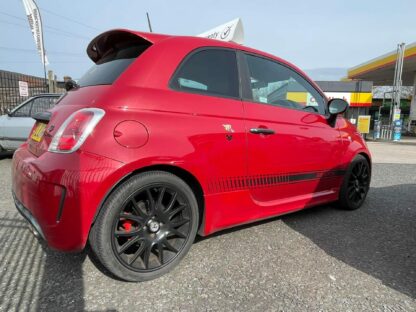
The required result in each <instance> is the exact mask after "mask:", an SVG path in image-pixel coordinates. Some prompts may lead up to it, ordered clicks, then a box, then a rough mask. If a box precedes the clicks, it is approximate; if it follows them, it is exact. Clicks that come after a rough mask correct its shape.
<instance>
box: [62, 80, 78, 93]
mask: <svg viewBox="0 0 416 312" xmlns="http://www.w3.org/2000/svg"><path fill="white" fill-rule="evenodd" d="M78 88H79V84H77V83H76V82H75V81H74V80H72V79H69V80H67V81H65V90H66V91H70V90H72V89H78Z"/></svg>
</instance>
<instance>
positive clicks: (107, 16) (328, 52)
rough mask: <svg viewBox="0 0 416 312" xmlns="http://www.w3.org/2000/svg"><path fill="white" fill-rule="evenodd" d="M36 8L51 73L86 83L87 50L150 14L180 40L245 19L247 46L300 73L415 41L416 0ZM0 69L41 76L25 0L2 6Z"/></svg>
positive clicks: (4, 1) (92, 0)
mask: <svg viewBox="0 0 416 312" xmlns="http://www.w3.org/2000/svg"><path fill="white" fill-rule="evenodd" d="M36 2H37V4H38V6H39V7H40V11H41V14H42V20H43V24H44V27H45V26H46V27H45V47H46V50H47V53H48V58H49V61H50V65H49V67H48V68H49V69H52V70H53V71H54V72H55V73H56V74H57V75H58V78H62V76H64V75H70V76H72V77H73V78H75V79H76V78H79V77H81V75H82V73H83V72H85V71H86V70H87V69H88V68H89V66H91V64H92V63H91V61H89V59H88V57H87V56H86V54H85V48H86V46H87V44H88V42H89V40H91V39H92V38H93V37H95V36H96V35H97V34H99V33H100V32H102V31H105V30H108V29H111V28H119V27H123V28H131V29H136V30H144V31H147V29H148V28H147V21H146V15H145V14H146V12H149V13H150V16H151V19H152V26H153V30H154V31H155V32H160V33H169V34H182V35H195V34H198V33H201V32H204V31H206V30H208V29H210V28H212V27H214V26H217V25H219V24H222V23H224V22H227V21H229V20H232V19H234V18H236V17H241V18H242V21H243V25H244V30H245V42H246V43H245V44H246V45H248V46H251V47H254V48H257V49H260V50H264V51H267V52H270V53H272V54H275V55H278V56H280V57H282V58H284V59H286V60H288V61H291V62H293V63H295V64H296V65H298V66H299V67H301V68H302V69H317V68H318V69H321V68H325V69H328V68H329V69H332V68H348V67H351V66H355V65H357V64H359V63H362V62H364V61H367V60H368V59H370V58H374V57H376V56H379V55H380V54H383V53H386V52H388V51H391V50H394V49H395V48H396V45H397V43H399V42H406V43H411V42H415V41H416V25H415V24H414V21H415V15H414V14H415V12H416V1H415V0H402V1H400V0H398V1H386V0H384V1H381V0H379V1H374V0H367V1H364V0H349V1H339V0H338V1H336V0H332V1H330V0H329V1H328V0H315V1H306V0H297V1H265V0H256V1H242V0H240V1H238V0H228V1H224V0H223V1H214V0H205V1H197V0H193V1H191V0H186V1H162V0H154V1H127V0H118V1H109V0H89V1H86V0H84V1H81V0H72V1H62V0H60V1H51V0H49V1H48V0H37V1H36ZM0 69H4V70H10V71H17V72H21V73H26V74H32V75H37V76H43V67H42V65H41V63H40V57H39V55H38V54H37V52H36V51H35V44H34V41H33V38H32V35H31V33H30V30H29V27H28V22H27V19H26V16H25V12H24V8H23V4H22V1H21V0H1V2H0ZM341 71H342V70H341ZM312 72H313V71H312ZM326 72H328V70H327V71H326ZM329 72H332V71H331V70H330V71H329ZM334 72H338V71H337V70H335V71H334Z"/></svg>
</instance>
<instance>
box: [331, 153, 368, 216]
mask: <svg viewBox="0 0 416 312" xmlns="http://www.w3.org/2000/svg"><path fill="white" fill-rule="evenodd" d="M370 180H371V170H370V164H369V163H368V161H367V159H366V158H365V157H364V156H362V155H357V156H356V157H355V158H354V159H353V161H352V162H351V164H350V165H349V167H348V169H347V171H346V173H345V176H344V181H343V183H342V186H341V190H340V194H339V204H340V206H341V208H343V209H347V210H355V209H358V208H360V207H361V205H362V204H363V203H364V200H365V198H366V196H367V193H368V190H369V188H370Z"/></svg>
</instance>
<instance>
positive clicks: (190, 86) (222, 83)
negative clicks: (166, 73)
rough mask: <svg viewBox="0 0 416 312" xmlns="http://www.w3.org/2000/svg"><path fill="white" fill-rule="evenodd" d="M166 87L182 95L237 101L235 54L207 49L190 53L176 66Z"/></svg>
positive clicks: (237, 84) (228, 51)
mask: <svg viewBox="0 0 416 312" xmlns="http://www.w3.org/2000/svg"><path fill="white" fill-rule="evenodd" d="M170 86H171V88H173V89H175V90H181V91H185V92H191V93H201V94H207V95H216V96H225V97H233V98H238V97H239V82H238V70H237V59H236V54H235V52H234V51H232V50H220V49H207V50H202V51H198V52H196V53H194V54H192V55H191V56H189V57H188V58H186V59H185V61H184V62H183V63H182V64H181V65H180V67H179V69H178V70H177V71H176V73H175V74H174V76H173V78H172V80H171V83H170Z"/></svg>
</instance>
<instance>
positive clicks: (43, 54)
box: [33, 0, 49, 92]
mask: <svg viewBox="0 0 416 312" xmlns="http://www.w3.org/2000/svg"><path fill="white" fill-rule="evenodd" d="M33 3H34V4H35V6H36V10H38V14H39V19H40V23H41V25H42V28H41V30H42V31H41V33H40V35H41V37H42V63H43V75H44V77H45V84H46V87H48V78H47V76H46V57H45V56H46V51H45V37H44V36H43V22H42V16H41V15H40V11H39V7H38V5H37V3H36V2H35V1H34V0H33ZM48 92H49V90H48Z"/></svg>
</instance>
